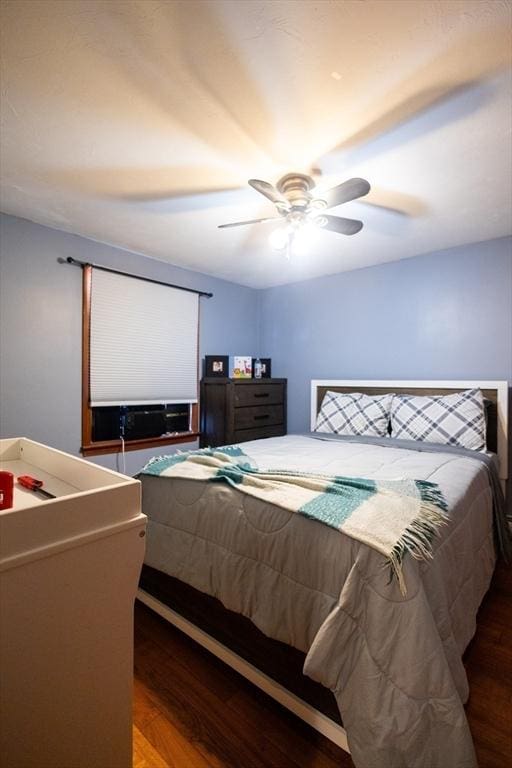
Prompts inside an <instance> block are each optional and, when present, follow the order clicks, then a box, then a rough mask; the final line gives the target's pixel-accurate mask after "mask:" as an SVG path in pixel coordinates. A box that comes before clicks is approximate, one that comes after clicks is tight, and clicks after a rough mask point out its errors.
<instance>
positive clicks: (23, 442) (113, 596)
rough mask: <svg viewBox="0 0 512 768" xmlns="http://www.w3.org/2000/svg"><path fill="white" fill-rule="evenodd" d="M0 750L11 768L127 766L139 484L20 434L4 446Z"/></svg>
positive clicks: (0, 462)
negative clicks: (33, 485)
mask: <svg viewBox="0 0 512 768" xmlns="http://www.w3.org/2000/svg"><path fill="white" fill-rule="evenodd" d="M0 469H5V470H8V471H11V472H13V473H14V475H15V476H19V475H22V474H27V475H31V476H34V477H37V478H38V479H41V480H43V482H44V488H45V489H46V490H47V491H50V492H51V493H54V494H55V496H56V498H55V499H48V500H45V499H42V498H40V497H39V496H38V495H37V494H34V493H33V492H31V491H28V490H26V489H23V488H21V487H20V486H16V484H15V494H14V506H13V507H12V508H11V509H9V510H4V511H1V512H0V755H1V758H0V760H1V764H2V765H5V766H8V767H9V768H36V767H37V768H43V767H44V766H51V767H52V768H82V767H83V768H129V766H131V764H132V680H133V603H134V599H135V593H136V590H137V582H138V578H139V573H140V568H141V565H142V561H143V556H144V541H145V540H144V535H145V525H146V518H145V516H144V515H142V514H141V511H140V483H139V482H138V481H137V480H134V479H132V478H129V477H125V476H123V475H120V474H118V473H116V472H111V471H110V470H107V469H103V468H102V467H98V466H97V465H95V464H91V463H90V462H87V461H84V460H82V459H79V458H76V457H73V456H69V455H67V454H65V453H62V452H61V451H57V450H54V449H52V448H48V447H47V446H44V445H40V444H39V443H34V442H33V441H31V440H27V439H25V438H16V439H10V440H0Z"/></svg>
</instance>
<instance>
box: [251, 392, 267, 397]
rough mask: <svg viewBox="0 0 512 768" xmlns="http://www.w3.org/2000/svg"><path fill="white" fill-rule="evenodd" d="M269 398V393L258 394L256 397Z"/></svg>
mask: <svg viewBox="0 0 512 768" xmlns="http://www.w3.org/2000/svg"><path fill="white" fill-rule="evenodd" d="M268 396H269V392H258V393H257V394H255V395H254V397H268Z"/></svg>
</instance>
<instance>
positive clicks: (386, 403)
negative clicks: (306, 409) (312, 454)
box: [316, 392, 393, 437]
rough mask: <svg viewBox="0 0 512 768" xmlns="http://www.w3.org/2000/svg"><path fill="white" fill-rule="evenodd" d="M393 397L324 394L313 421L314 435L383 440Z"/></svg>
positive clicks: (386, 431) (355, 393)
mask: <svg viewBox="0 0 512 768" xmlns="http://www.w3.org/2000/svg"><path fill="white" fill-rule="evenodd" d="M392 398H393V395H378V396H375V397H371V396H370V395H363V394H361V393H360V392H351V393H350V394H342V393H340V392H326V393H325V396H324V399H323V400H322V407H321V408H320V413H319V414H318V417H317V420H316V431H317V432H335V433H336V434H337V435H370V436H371V437H386V436H387V434H388V426H389V410H390V406H391V400H392Z"/></svg>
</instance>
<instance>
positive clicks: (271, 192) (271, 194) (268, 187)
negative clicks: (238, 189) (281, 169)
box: [249, 179, 290, 208]
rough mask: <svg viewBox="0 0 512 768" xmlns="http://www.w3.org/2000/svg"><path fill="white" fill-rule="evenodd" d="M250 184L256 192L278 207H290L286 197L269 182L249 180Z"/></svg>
mask: <svg viewBox="0 0 512 768" xmlns="http://www.w3.org/2000/svg"><path fill="white" fill-rule="evenodd" d="M249 184H250V185H251V187H252V188H253V189H255V190H256V192H259V193H260V194H262V195H265V197H266V198H268V199H269V200H272V202H273V203H275V204H276V205H283V206H286V208H289V207H290V204H289V203H288V200H287V199H286V197H284V196H283V195H282V194H281V193H280V192H278V191H277V189H276V188H275V187H273V186H272V184H269V183H268V181H260V179H249Z"/></svg>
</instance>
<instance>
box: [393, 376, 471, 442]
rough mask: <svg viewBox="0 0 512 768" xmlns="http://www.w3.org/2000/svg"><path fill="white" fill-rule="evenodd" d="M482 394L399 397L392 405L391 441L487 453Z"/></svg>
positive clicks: (458, 393) (466, 392)
mask: <svg viewBox="0 0 512 768" xmlns="http://www.w3.org/2000/svg"><path fill="white" fill-rule="evenodd" d="M485 431H486V425H485V408H484V400H483V396H482V392H481V391H480V390H479V389H467V390H465V391H464V392H455V393H454V394H453V395H440V396H420V395H395V396H394V397H393V402H392V403H391V437H397V438H401V439H403V440H424V441H425V442H428V443H441V444H443V445H458V446H460V447H461V448H469V449H470V450H473V451H483V450H485V445H486V443H485Z"/></svg>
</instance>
